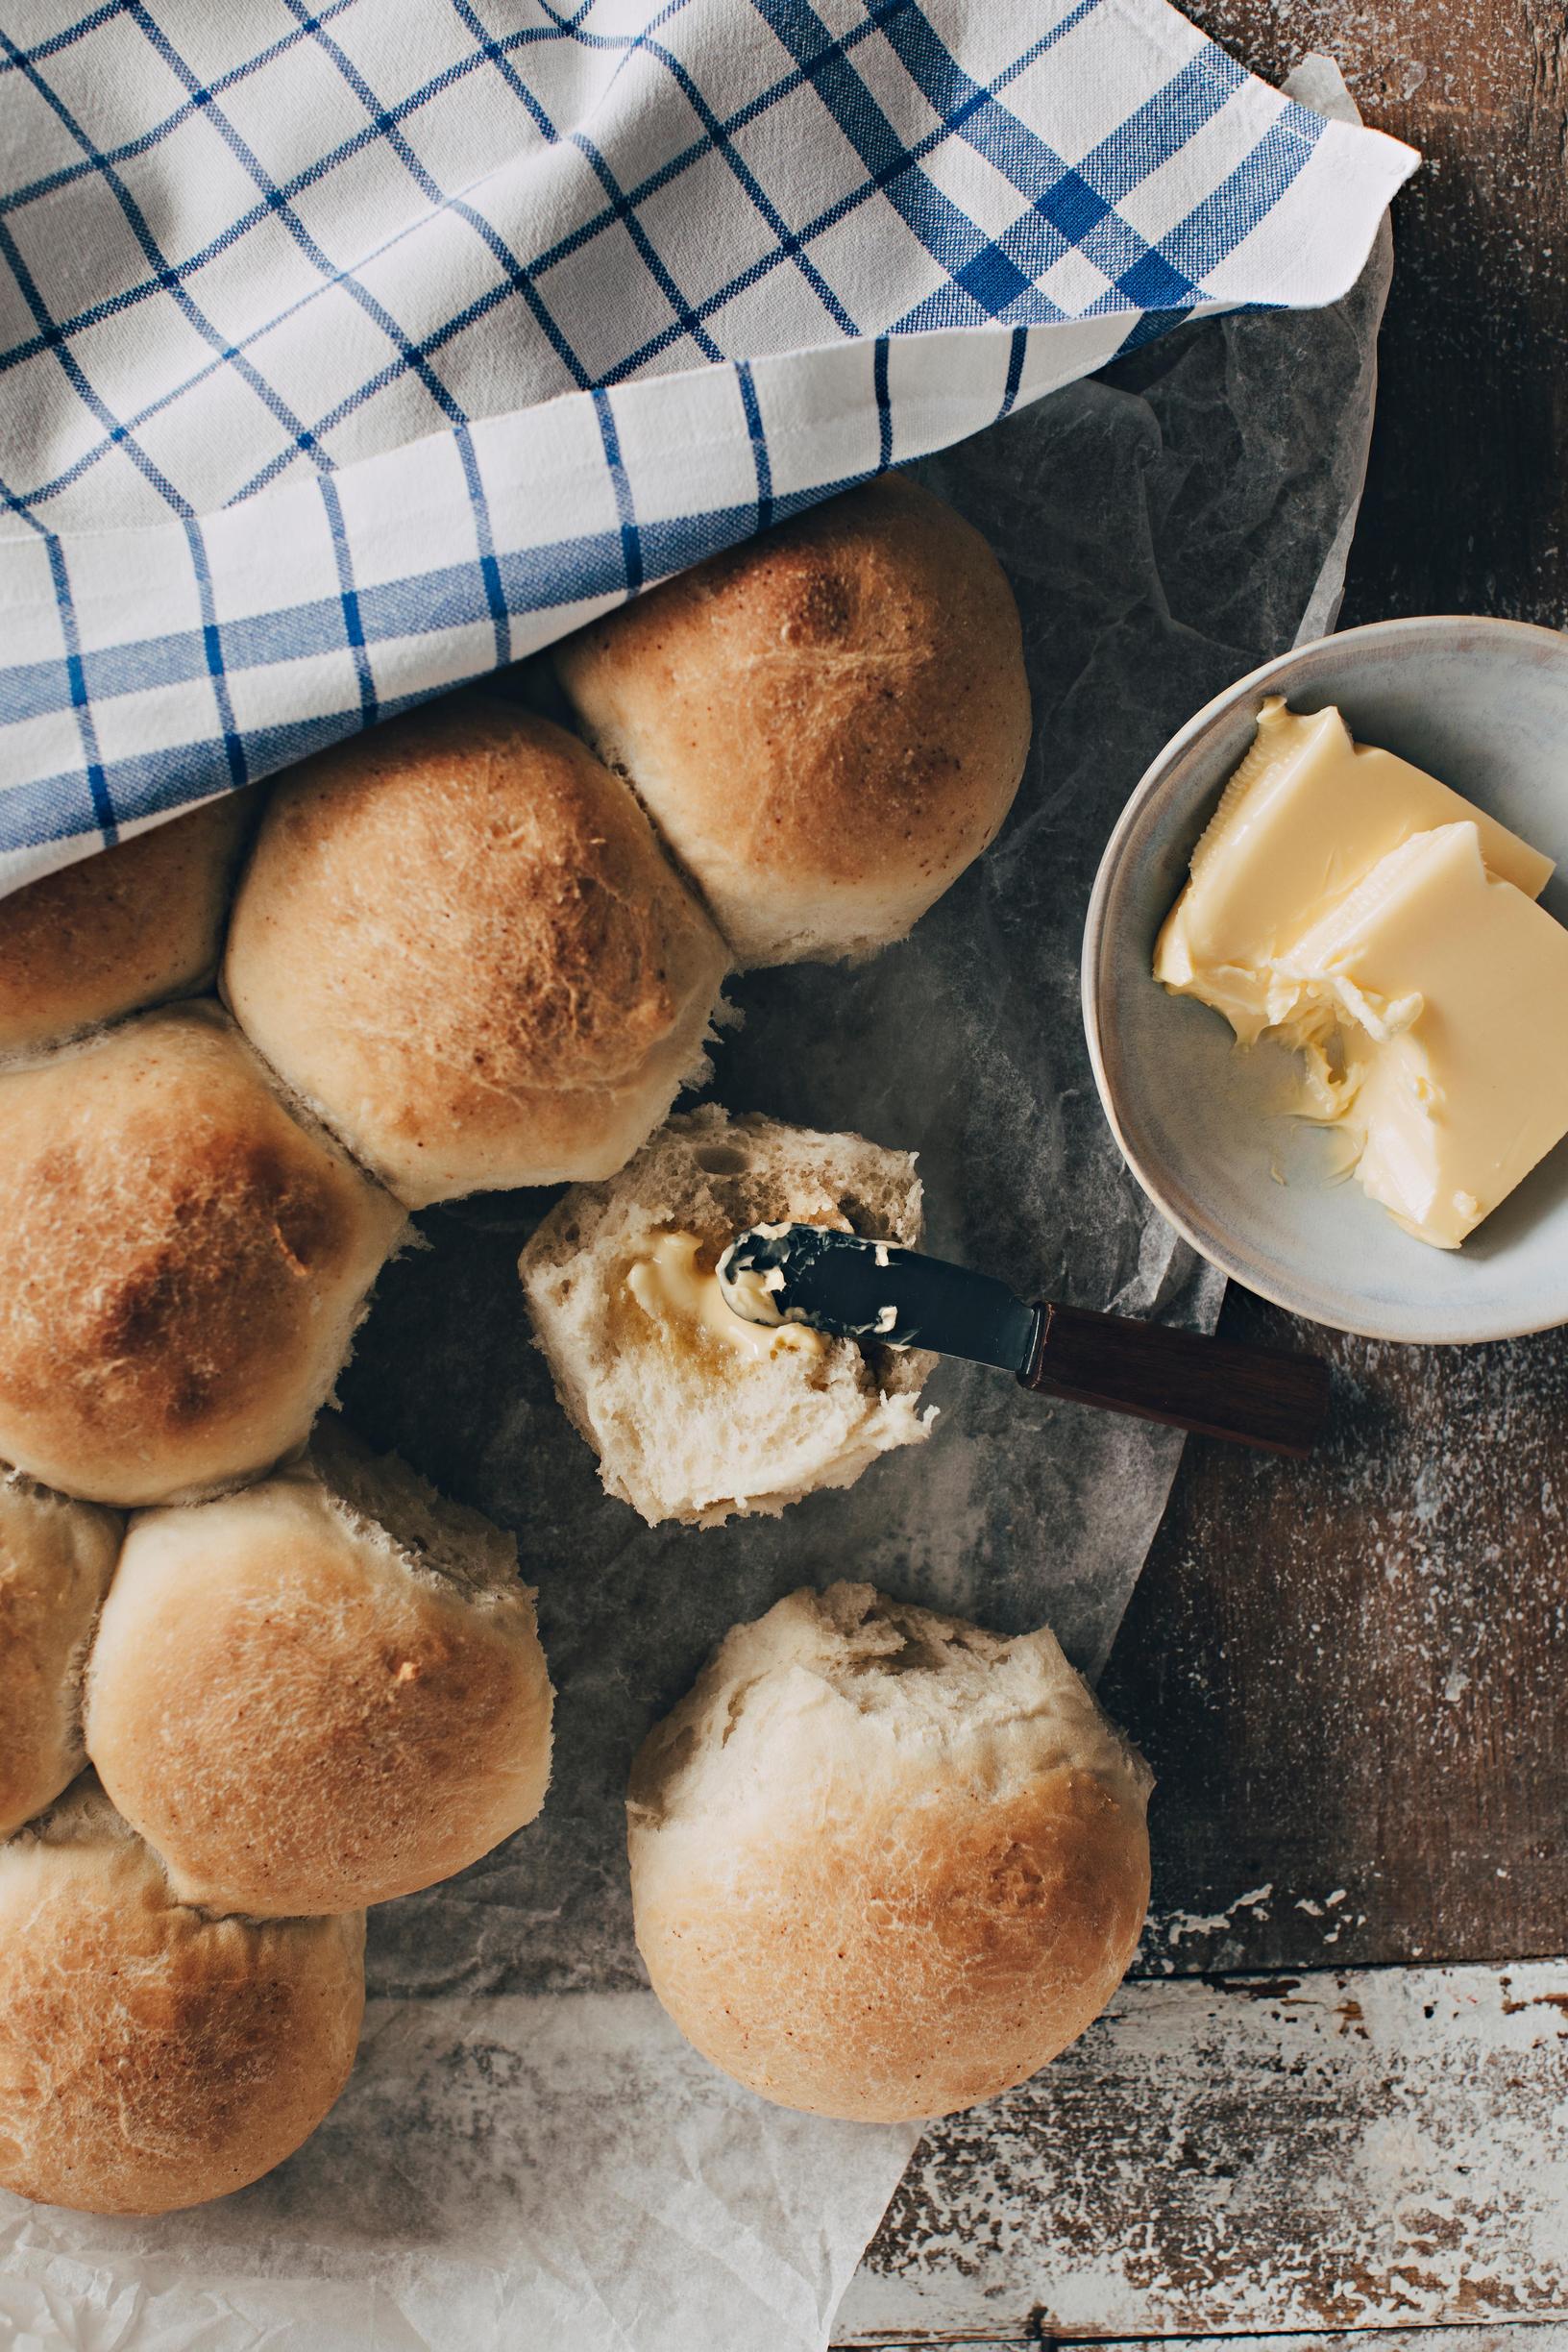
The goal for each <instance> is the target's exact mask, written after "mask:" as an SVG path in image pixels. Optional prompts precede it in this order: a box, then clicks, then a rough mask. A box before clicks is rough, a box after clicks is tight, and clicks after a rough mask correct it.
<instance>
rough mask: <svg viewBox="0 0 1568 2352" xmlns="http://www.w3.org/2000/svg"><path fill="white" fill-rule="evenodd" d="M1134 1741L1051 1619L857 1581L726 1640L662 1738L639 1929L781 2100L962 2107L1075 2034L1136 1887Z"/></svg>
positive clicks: (740, 2071)
mask: <svg viewBox="0 0 1568 2352" xmlns="http://www.w3.org/2000/svg"><path fill="white" fill-rule="evenodd" d="M1149 1787H1150V1776H1149V1774H1148V1771H1147V1769H1146V1767H1145V1766H1144V1764H1143V1762H1142V1759H1141V1757H1139V1754H1138V1753H1137V1751H1136V1750H1135V1749H1133V1748H1132V1747H1130V1746H1129V1744H1128V1743H1127V1741H1126V1740H1124V1739H1123V1738H1122V1737H1121V1735H1120V1733H1119V1732H1117V1731H1116V1729H1115V1727H1114V1726H1113V1725H1112V1724H1111V1723H1110V1722H1109V1721H1108V1720H1107V1718H1106V1717H1105V1716H1104V1715H1103V1714H1102V1713H1101V1712H1100V1709H1099V1707H1098V1706H1097V1705H1096V1703H1095V1702H1094V1699H1093V1697H1092V1695H1091V1694H1090V1691H1089V1689H1088V1687H1087V1686H1086V1685H1085V1683H1084V1682H1083V1681H1082V1680H1081V1679H1080V1678H1079V1677H1078V1676H1077V1675H1076V1674H1075V1673H1074V1672H1073V1670H1072V1668H1071V1667H1070V1666H1069V1665H1068V1664H1067V1662H1066V1658H1065V1657H1064V1656H1063V1654H1062V1652H1061V1649H1060V1648H1059V1646H1058V1644H1057V1642H1056V1639H1055V1637H1054V1635H1052V1634H1051V1633H1049V1632H1045V1631H1041V1632H1038V1633H1027V1634H1022V1635H1019V1636H1018V1637H1017V1638H1016V1639H1014V1640H1004V1639H1002V1638H1001V1637H1000V1636H999V1635H996V1634H992V1633H986V1632H983V1631H981V1629H979V1628H978V1627H977V1626H972V1625H966V1624H963V1623H961V1622H960V1621H959V1620H958V1619H956V1618H951V1617H941V1616H937V1615H935V1614H934V1613H932V1612H931V1611H930V1610H927V1609H921V1608H915V1607H912V1606H909V1605H906V1604H903V1603H900V1602H897V1601H892V1600H889V1599H888V1598H887V1597H886V1596H885V1595H883V1594H880V1593H877V1592H874V1591H873V1590H872V1588H871V1587H870V1585H869V1584H834V1585H832V1586H830V1587H829V1589H828V1590H827V1591H826V1592H824V1593H821V1594H818V1593H815V1592H796V1593H792V1594H791V1595H790V1597H789V1599H788V1600H785V1601H780V1602H779V1603H778V1604H777V1605H776V1606H775V1607H773V1608H772V1609H770V1610H769V1612H768V1614H767V1615H766V1616H765V1617H762V1618H759V1619H758V1620H757V1621H756V1622H755V1623H754V1624H752V1625H744V1626H738V1627H737V1628H736V1629H735V1630H734V1631H733V1632H732V1633H730V1634H729V1635H728V1636H727V1637H726V1639H725V1640H724V1642H723V1645H722V1646H721V1648H720V1650H719V1651H718V1653H717V1654H716V1656H715V1657H714V1658H713V1660H712V1662H711V1663H710V1664H709V1665H708V1666H707V1667H706V1668H705V1669H704V1671H703V1673H702V1674H701V1675H700V1676H699V1678H698V1681H697V1683H696V1685H695V1687H694V1688H693V1690H692V1691H691V1693H690V1694H689V1695H688V1697H687V1698H685V1699H683V1700H682V1701H681V1703H680V1704H679V1705H678V1706H677V1707H676V1708H675V1709H674V1713H673V1714H671V1715H669V1716H667V1717H666V1718H665V1720H664V1722H663V1723H661V1724H658V1725H656V1726H655V1727H654V1728H653V1730H651V1731H650V1732H649V1736H648V1739H647V1741H646V1742H645V1744H644V1746H643V1748H642V1750H641V1752H640V1753H639V1755H638V1757H637V1760H636V1763H635V1765H634V1767H633V1770H632V1776H631V1785H630V1790H629V1801H628V1817H629V1838H630V1853H631V1884H632V1900H633V1904H634V1908H635V1915H636V1927H637V1942H638V1946H639V1948H640V1949H641V1951H642V1954H643V1958H644V1960H645V1961H646V1962H647V1964H648V1972H649V1976H650V1977H651V1979H652V1983H653V1989H654V1991H655V1992H656V1993H657V1995H658V1997H659V1998H660V2000H661V2001H662V2002H663V2003H664V2005H665V2007H666V2009H668V2011H669V2012H670V2015H671V2016H672V2017H673V2018H674V2021H675V2023H676V2024H677V2025H678V2026H679V2027H680V2029H681V2031H682V2032H683V2033H684V2034H686V2035H687V2037H688V2038H689V2039H690V2040H691V2041H692V2042H694V2043H695V2044H696V2046H697V2047H698V2049H699V2050H701V2051H702V2052H703V2054H704V2055H705V2056H706V2057H708V2058H711V2059H712V2061H713V2062H714V2064H715V2065H716V2066H719V2067H722V2068H723V2070H724V2072H725V2073H727V2074H732V2075H733V2076H734V2077H735V2078H736V2080H737V2081H738V2082H743V2083H745V2084H747V2086H748V2088H749V2089H751V2090H753V2091H757V2092H760V2093H761V2094H762V2095H763V2096H764V2097H765V2098H770V2099H773V2100H776V2101H777V2102H778V2103H779V2104H780V2105H781V2106H785V2107H798V2108H804V2109H806V2110H807V2111H808V2112H810V2113H812V2114H814V2115H828V2116H844V2117H849V2118H853V2119H856V2120H859V2121H866V2122H902V2121H910V2120H915V2119H920V2118H924V2117H928V2116H939V2115H948V2114H951V2113H952V2112H954V2111H955V2110H956V2109H959V2108H962V2107H971V2106H973V2105H974V2104H975V2103H976V2102H977V2101H978V2100H981V2099H987V2098H991V2097H992V2096H993V2095H994V2094H995V2093H997V2092H998V2091H1004V2090H1006V2089H1008V2088H1009V2087H1010V2086H1011V2085H1013V2084H1015V2083H1019V2082H1022V2081H1023V2080H1024V2079H1025V2077H1026V2076H1028V2075H1030V2074H1033V2073H1034V2072H1035V2071H1036V2070H1037V2069H1039V2068H1040V2067H1042V2066H1043V2065H1044V2064H1045V2063H1046V2061H1047V2060H1048V2059H1051V2058H1054V2057H1055V2056H1056V2054H1057V2052H1058V2051H1059V2050H1061V2049H1063V2048H1064V2047H1065V2046H1066V2044H1067V2043H1069V2042H1071V2041H1072V2040H1074V2039H1075V2037H1076V2036H1077V2035H1079V2034H1081V2033H1082V2032H1083V2030H1084V2028H1085V2026H1086V2025H1088V2024H1089V2023H1090V2020H1091V2019H1093V2018H1094V2017H1096V2016H1097V2015H1098V2014H1099V2012H1100V2010H1101V2009H1102V2008H1103V2007H1104V2006H1105V2004H1106V2002H1107V2001H1108V2000H1109V1999H1110V1997H1111V1995H1112V1994H1113V1992H1114V1991H1115V1987H1116V1985H1117V1984H1118V1983H1119V1981H1120V1979H1121V1976H1122V1973H1123V1972H1124V1971H1125V1969H1126V1967H1127V1965H1128V1962H1129V1961H1130V1960H1131V1958H1132V1956H1133V1952H1134V1949H1135V1948H1136V1946H1137V1943H1138V1938H1139V1929H1140V1928H1141V1926H1142V1923H1143V1914H1144V1908H1145V1905H1146V1903H1147V1900H1148V1891H1149V1845H1148V1833H1147V1829H1146V1826H1145V1820H1144V1814H1145V1807H1146V1803H1147V1799H1148V1791H1149Z"/></svg>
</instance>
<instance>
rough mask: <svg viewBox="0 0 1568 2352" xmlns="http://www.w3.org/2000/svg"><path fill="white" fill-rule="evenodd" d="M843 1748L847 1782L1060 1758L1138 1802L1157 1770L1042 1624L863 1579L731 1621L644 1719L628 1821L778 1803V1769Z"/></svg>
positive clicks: (803, 1770) (1008, 1788) (982, 1770)
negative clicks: (917, 1596)
mask: <svg viewBox="0 0 1568 2352" xmlns="http://www.w3.org/2000/svg"><path fill="white" fill-rule="evenodd" d="M835 1761H836V1762H838V1763H840V1764H842V1765H843V1766H844V1767H845V1772H846V1775H847V1776H848V1778H849V1780H850V1781H851V1783H854V1784H862V1783H865V1784H869V1782H870V1780H873V1779H876V1778H879V1777H881V1776H892V1777H893V1778H894V1779H895V1780H899V1781H901V1780H902V1779H903V1778H904V1776H905V1775H906V1774H907V1773H908V1772H909V1771H910V1770H911V1768H914V1769H915V1770H916V1771H917V1772H918V1773H919V1775H920V1776H923V1777H924V1778H925V1779H926V1780H927V1781H928V1784H929V1786H930V1787H931V1788H932V1790H933V1791H935V1790H940V1789H941V1788H942V1787H943V1784H944V1783H947V1782H949V1781H951V1780H953V1779H958V1780H961V1781H963V1782H964V1783H965V1784H966V1785H968V1787H970V1788H971V1789H973V1790H976V1791H983V1792H985V1793H987V1794H989V1795H992V1796H996V1797H1005V1796H1009V1795H1012V1794H1016V1793H1017V1790H1019V1789H1020V1788H1022V1787H1025V1786H1027V1785H1028V1784H1029V1783H1030V1782H1031V1781H1033V1780H1036V1779H1038V1778H1039V1777H1040V1776H1042V1775H1044V1774H1048V1773H1052V1772H1055V1771H1058V1770H1062V1769H1066V1770H1070V1771H1074V1772H1082V1773H1090V1774H1092V1775H1093V1776H1095V1777H1096V1778H1098V1779H1101V1780H1103V1781H1105V1782H1107V1783H1108V1784H1109V1785H1111V1786H1112V1787H1114V1788H1115V1790H1116V1791H1117V1793H1118V1794H1120V1795H1123V1796H1125V1797H1127V1798H1128V1799H1130V1800H1132V1801H1136V1802H1138V1803H1141V1802H1142V1801H1143V1800H1144V1799H1145V1798H1146V1796H1147V1794H1148V1791H1149V1788H1150V1787H1151V1786H1152V1776H1151V1775H1150V1773H1149V1770H1148V1767H1147V1766H1146V1765H1145V1764H1144V1762H1143V1759H1142V1758H1141V1756H1140V1755H1139V1753H1138V1751H1137V1750H1136V1749H1135V1748H1134V1747H1133V1746H1132V1745H1131V1743H1130V1742H1129V1741H1127V1740H1126V1739H1124V1738H1123V1737H1122V1734H1121V1733H1120V1732H1119V1731H1118V1730H1117V1729H1116V1727H1115V1725H1114V1724H1113V1723H1112V1722H1111V1720H1110V1718H1109V1717H1108V1716H1107V1715H1106V1714H1105V1713H1104V1712H1103V1710H1102V1709H1101V1708H1100V1706H1099V1704H1098V1703H1097V1702H1096V1701H1095V1699H1094V1696H1093V1694H1092V1692H1091V1691H1090V1688H1089V1686H1088V1684H1087V1683H1086V1682H1085V1681H1084V1680H1083V1678H1082V1677H1081V1676H1080V1675H1079V1674H1078V1673H1077V1672H1076V1671H1075V1670H1074V1668H1073V1667H1072V1666H1071V1665H1070V1664H1069V1663H1068V1661H1067V1659H1066V1656H1065V1655H1064V1654H1063V1650H1062V1646H1061V1644H1060V1643H1059V1642H1058V1640H1057V1638H1056V1636H1055V1634H1054V1633H1052V1632H1051V1631H1050V1629H1049V1628H1048V1627H1041V1629H1040V1630H1039V1631H1038V1632H1034V1633H1023V1634H1017V1635H1014V1636H1013V1637H1011V1638H1009V1637H1007V1636H1005V1635H1002V1634H999V1633H989V1632H987V1631H985V1630H984V1629H982V1628H981V1627H979V1626H975V1625H969V1624H968V1623H966V1622H965V1621H964V1620H962V1619H960V1618H956V1617H944V1616H941V1615H939V1614H938V1613H937V1612H935V1611H934V1610H931V1609H924V1608H919V1607H916V1606H915V1605H913V1604H911V1603H908V1602H902V1601H895V1600H892V1599H890V1598H889V1596H888V1595H887V1594H885V1593H879V1592H877V1591H876V1590H875V1589H874V1588H873V1587H872V1586H871V1585H870V1584H854V1583H838V1584H832V1585H829V1587H828V1588H827V1590H826V1591H825V1592H822V1593H815V1592H810V1591H803V1592H796V1593H791V1594H790V1595H789V1596H788V1598H787V1599H785V1600H783V1601H780V1602H778V1603H777V1604H776V1605H774V1606H773V1607H772V1608H771V1609H770V1610H769V1611H768V1613H767V1615H766V1616H764V1617H760V1618H758V1619H757V1620H756V1622H755V1623H754V1624H751V1625H743V1626H737V1627H736V1628H735V1629H733V1631H731V1632H730V1633H729V1634H728V1635H727V1636H726V1637H725V1639H724V1641H723V1645H722V1646H721V1648H720V1650H719V1651H718V1653H717V1654H716V1655H715V1657H714V1658H713V1660H712V1661H711V1663H710V1664H709V1665H708V1666H707V1668H706V1669H705V1670H704V1672H703V1673H702V1675H701V1676H700V1677H699V1678H698V1681H697V1683H696V1684H695V1686H694V1688H693V1689H692V1691H691V1692H690V1694H689V1695H688V1696H687V1698H686V1699H685V1700H683V1701H682V1703H681V1704H680V1705H679V1706H678V1707H676V1708H675V1709H674V1713H673V1714H671V1715H669V1716H668V1717H666V1719H665V1721H664V1722H663V1723H662V1724H660V1725H658V1726H657V1727H655V1729H654V1730H653V1731H652V1732H650V1733H649V1738H648V1741H647V1743H646V1744H645V1746H644V1748H643V1750H642V1752H641V1754H640V1755H639V1757H638V1759H637V1765H636V1770H635V1774H634V1776H633V1780H632V1786H631V1808H632V1814H633V1818H634V1820H635V1821H637V1822H640V1823H641V1824H643V1825H646V1826H648V1827H649V1828H653V1829H657V1828H661V1827H663V1826H665V1825H682V1826H693V1825H698V1824H700V1823H701V1822H702V1821H704V1820H708V1819H713V1818H716V1817H717V1816H719V1815H722V1814H723V1815H733V1814H734V1813H736V1812H739V1811H747V1810H750V1809H751V1808H753V1807H759V1806H760V1807H766V1806H768V1805H769V1804H776V1802H777V1791H778V1788H779V1786H780V1783H781V1781H785V1780H787V1779H788V1778H789V1777H790V1776H792V1774H793V1773H795V1772H796V1771H798V1772H799V1773H800V1774H801V1775H803V1776H805V1777H806V1778H807V1779H808V1780H815V1779H819V1778H821V1776H823V1775H824V1774H830V1772H831V1769H832V1764H833V1763H834V1762H835Z"/></svg>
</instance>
